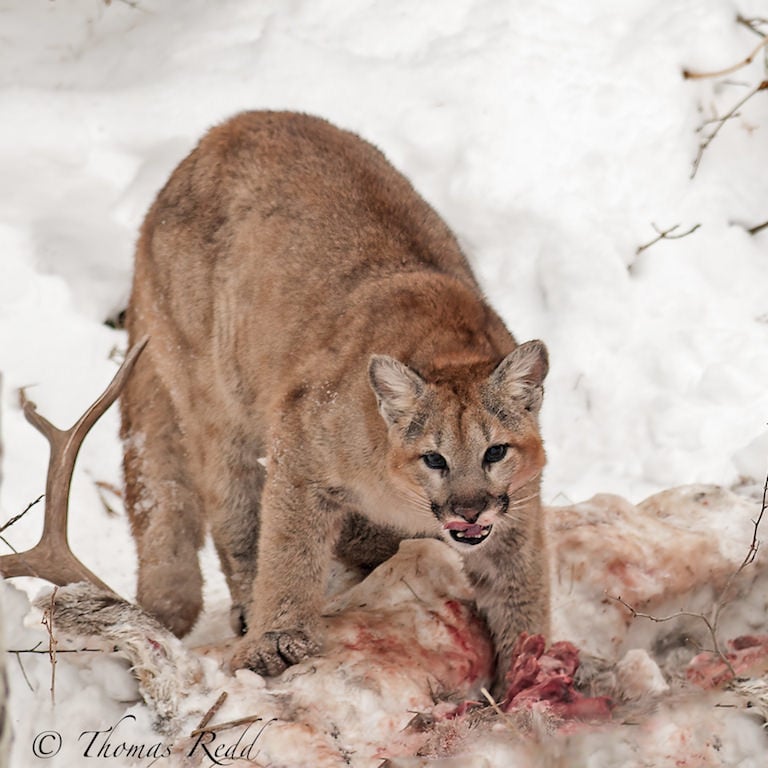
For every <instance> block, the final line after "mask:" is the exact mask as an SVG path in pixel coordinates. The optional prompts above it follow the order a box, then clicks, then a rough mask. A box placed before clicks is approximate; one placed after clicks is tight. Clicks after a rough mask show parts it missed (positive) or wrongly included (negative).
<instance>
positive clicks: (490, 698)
mask: <svg viewBox="0 0 768 768" xmlns="http://www.w3.org/2000/svg"><path fill="white" fill-rule="evenodd" d="M480 693H482V694H483V697H484V698H485V700H486V701H487V702H488V703H489V704H490V705H491V709H492V710H493V711H494V712H495V713H496V714H497V715H501V717H503V718H508V717H509V715H508V714H507V713H506V712H504V711H503V710H502V709H501V707H500V706H499V705H498V703H497V702H496V699H494V698H493V696H491V693H490V691H489V690H488V689H487V688H485V687H482V688H481V689H480Z"/></svg>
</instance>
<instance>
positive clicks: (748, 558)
mask: <svg viewBox="0 0 768 768" xmlns="http://www.w3.org/2000/svg"><path fill="white" fill-rule="evenodd" d="M766 509H768V475H766V478H765V484H764V485H763V499H762V503H761V505H760V513H759V514H758V516H757V518H756V519H755V520H753V521H752V541H750V543H749V549H748V550H747V554H746V555H745V556H744V559H743V560H742V561H741V565H740V566H739V567H738V568H737V569H736V570H735V571H734V572H733V573H732V574H731V575H730V576H729V577H728V581H726V583H725V586H724V587H723V588H722V590H720V594H719V595H718V596H717V599H716V600H715V602H714V605H713V606H712V612H711V614H710V615H709V616H706V615H705V614H704V613H695V612H694V611H677V612H676V613H672V614H670V615H669V616H654V615H652V614H650V613H641V612H640V611H638V610H637V609H636V608H635V607H634V606H632V605H630V604H629V603H628V602H627V601H626V600H623V599H622V598H621V596H619V597H614V596H612V595H608V597H609V598H610V599H611V600H615V601H616V602H618V603H621V605H623V606H624V607H625V608H626V609H627V610H628V611H629V612H630V613H631V614H632V617H633V618H641V619H648V620H650V621H654V622H656V623H657V624H662V623H664V622H667V621H672V620H673V619H678V618H682V617H685V616H687V617H690V618H694V619H698V620H699V621H701V622H703V623H704V625H705V626H706V628H707V630H708V631H709V634H710V636H711V638H712V646H713V650H712V653H714V654H715V655H716V656H717V657H718V658H719V659H720V660H721V661H722V662H723V664H725V666H726V667H727V668H728V671H729V672H730V673H731V675H732V676H733V677H734V678H735V677H736V670H735V669H734V668H733V665H732V664H731V660H730V659H729V658H728V656H727V654H726V653H725V652H724V651H723V649H722V648H721V646H720V641H719V640H718V638H717V635H718V628H719V625H720V617H721V615H722V612H723V610H724V609H725V607H726V606H728V605H729V604H730V602H731V600H732V597H731V596H730V594H729V593H730V591H731V588H732V587H733V583H734V581H735V580H736V579H737V578H738V576H739V575H740V574H741V573H742V572H743V571H744V570H745V569H746V568H748V567H749V566H750V565H752V563H754V561H755V558H756V557H757V553H758V550H759V549H760V540H759V538H758V534H759V532H760V523H762V521H763V517H764V516H765V512H766Z"/></svg>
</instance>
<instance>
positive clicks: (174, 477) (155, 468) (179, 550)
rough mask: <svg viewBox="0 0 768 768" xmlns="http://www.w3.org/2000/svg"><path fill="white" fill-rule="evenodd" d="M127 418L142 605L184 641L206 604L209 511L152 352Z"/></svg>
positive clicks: (130, 395) (132, 382)
mask: <svg viewBox="0 0 768 768" xmlns="http://www.w3.org/2000/svg"><path fill="white" fill-rule="evenodd" d="M121 412H122V430H121V434H122V438H123V442H124V460H123V462H124V472H125V502H126V509H127V511H128V517H129V520H130V523H131V529H132V531H133V535H134V538H135V540H136V548H137V552H138V559H139V573H138V585H137V599H138V602H139V604H140V605H141V606H142V607H143V608H144V609H145V610H147V611H148V612H149V613H151V614H152V615H153V616H155V617H157V619H159V620H160V621H161V622H162V623H163V624H165V626H167V627H168V628H169V629H170V630H171V631H172V632H173V633H174V634H176V635H177V636H179V637H181V636H182V635H184V634H186V633H187V632H188V631H189V630H190V629H191V628H192V626H193V624H194V623H195V621H196V620H197V617H198V615H199V613H200V610H201V608H202V604H203V597H202V588H203V579H202V575H201V573H200V564H199V562H198V550H199V549H200V547H201V546H202V543H203V539H204V523H203V516H202V504H201V500H200V496H199V494H198V492H197V490H196V489H195V487H194V485H193V483H192V481H191V476H190V474H191V473H190V469H189V466H188V463H187V455H188V454H187V452H186V450H185V448H184V444H183V442H182V434H181V430H180V427H179V423H178V421H177V418H176V412H175V410H174V407H173V403H172V402H171V398H170V396H169V394H168V392H167V390H166V389H165V387H164V385H163V384H162V382H161V381H160V379H159V378H158V377H157V376H156V375H155V373H154V371H153V368H152V361H151V359H149V358H147V357H146V353H145V357H144V358H142V359H141V360H139V362H138V363H137V365H136V368H135V369H134V371H133V374H132V376H131V378H130V379H129V381H128V384H127V386H126V389H125V392H124V393H123V395H122V398H121Z"/></svg>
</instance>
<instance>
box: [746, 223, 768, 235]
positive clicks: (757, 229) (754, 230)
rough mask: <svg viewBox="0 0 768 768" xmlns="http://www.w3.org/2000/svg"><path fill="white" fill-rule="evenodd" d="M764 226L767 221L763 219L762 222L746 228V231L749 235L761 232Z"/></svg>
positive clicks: (767, 224)
mask: <svg viewBox="0 0 768 768" xmlns="http://www.w3.org/2000/svg"><path fill="white" fill-rule="evenodd" d="M766 228H768V221H764V222H763V223H762V224H758V225H757V226H754V227H750V228H749V229H748V230H747V232H748V233H749V234H750V235H756V234H757V233H758V232H762V231H763V230H764V229H766Z"/></svg>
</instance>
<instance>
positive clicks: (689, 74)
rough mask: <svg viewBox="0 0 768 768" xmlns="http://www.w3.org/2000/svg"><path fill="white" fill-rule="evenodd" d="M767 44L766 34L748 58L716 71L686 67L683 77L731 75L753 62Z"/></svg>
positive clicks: (691, 78) (694, 78) (701, 77)
mask: <svg viewBox="0 0 768 768" xmlns="http://www.w3.org/2000/svg"><path fill="white" fill-rule="evenodd" d="M766 45H768V35H764V36H763V39H762V40H761V41H760V43H759V44H758V45H757V46H756V47H755V49H754V50H753V51H752V53H750V54H749V56H747V58H746V59H743V60H742V61H740V62H738V63H737V64H733V65H732V66H730V67H726V68H725V69H718V70H717V71H715V72H693V71H692V70H690V69H684V70H683V77H684V78H685V79H686V80H700V79H703V78H705V77H724V76H725V75H730V74H731V72H735V71H736V70H738V69H741V68H742V67H746V66H747V65H748V64H751V63H752V62H753V61H754V60H755V56H757V54H758V53H759V52H760V50H761V49H762V48H764V47H765V46H766Z"/></svg>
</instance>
